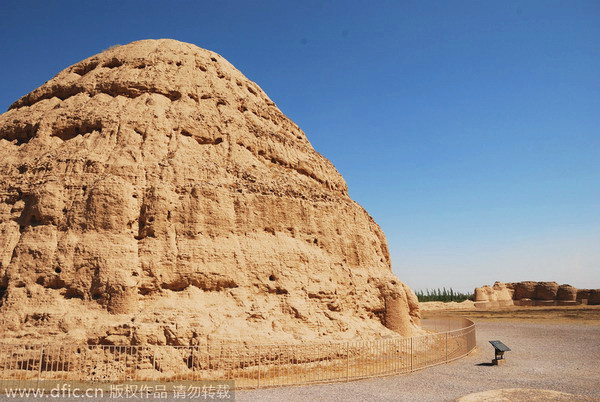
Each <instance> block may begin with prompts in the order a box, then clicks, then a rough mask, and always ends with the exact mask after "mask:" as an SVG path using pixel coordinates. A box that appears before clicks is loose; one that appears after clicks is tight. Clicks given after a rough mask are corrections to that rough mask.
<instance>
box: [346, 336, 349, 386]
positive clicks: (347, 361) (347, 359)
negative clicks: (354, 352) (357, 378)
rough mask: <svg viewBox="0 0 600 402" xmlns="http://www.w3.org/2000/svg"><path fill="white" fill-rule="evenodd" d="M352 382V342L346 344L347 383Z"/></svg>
mask: <svg viewBox="0 0 600 402" xmlns="http://www.w3.org/2000/svg"><path fill="white" fill-rule="evenodd" d="M348 381H350V342H349V341H348V342H346V382H348Z"/></svg>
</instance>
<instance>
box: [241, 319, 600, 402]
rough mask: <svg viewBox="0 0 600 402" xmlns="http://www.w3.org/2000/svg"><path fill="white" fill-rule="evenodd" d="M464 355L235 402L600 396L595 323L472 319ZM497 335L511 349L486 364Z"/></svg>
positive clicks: (245, 394) (599, 341)
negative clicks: (511, 392)
mask: <svg viewBox="0 0 600 402" xmlns="http://www.w3.org/2000/svg"><path fill="white" fill-rule="evenodd" d="M475 322H476V324H477V346H478V348H477V349H476V350H475V351H474V352H473V353H472V354H471V355H469V356H467V357H465V358H463V359H460V360H457V361H454V362H451V363H448V364H444V365H440V366H436V367H433V368H429V369H425V370H422V371H418V372H415V373H411V374H405V375H400V376H393V377H385V378H378V379H372V380H361V381H354V382H349V383H337V384H324V385H310V386H298V387H286V388H271V389H263V390H251V391H238V392H236V399H237V400H238V401H282V400H283V401H286V402H291V401H303V402H306V401H316V400H319V401H320V400H323V401H349V400H350V401H367V400H368V401H448V400H454V399H456V398H458V397H461V396H463V395H466V394H470V393H472V392H480V391H487V390H492V389H498V388H537V389H550V390H554V391H561V392H568V393H572V394H577V395H583V396H587V397H591V398H600V325H572V324H537V323H520V322H507V321H489V320H484V321H477V320H475ZM494 339H499V340H501V341H503V342H504V343H505V344H506V345H508V346H509V347H510V348H511V349H512V351H511V352H507V353H506V354H505V356H506V364H505V365H503V366H491V365H490V364H489V363H490V362H491V360H492V358H493V354H494V353H493V348H492V346H491V345H490V344H489V343H488V341H489V340H494Z"/></svg>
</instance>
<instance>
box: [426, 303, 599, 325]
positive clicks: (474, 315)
mask: <svg viewBox="0 0 600 402" xmlns="http://www.w3.org/2000/svg"><path fill="white" fill-rule="evenodd" d="M443 315H460V316H463V317H467V318H469V319H476V320H477V321H480V320H494V321H497V320H503V321H521V322H532V323H545V324H575V323H576V324H579V325H598V324H600V306H585V305H583V306H556V307H518V306H510V307H502V308H498V309H495V310H486V309H477V310H433V311H424V317H425V318H431V317H439V316H443Z"/></svg>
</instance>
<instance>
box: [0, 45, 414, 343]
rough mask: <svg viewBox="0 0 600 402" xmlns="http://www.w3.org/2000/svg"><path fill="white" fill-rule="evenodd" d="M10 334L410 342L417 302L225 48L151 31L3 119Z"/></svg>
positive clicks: (334, 180) (1, 252)
mask: <svg viewBox="0 0 600 402" xmlns="http://www.w3.org/2000/svg"><path fill="white" fill-rule="evenodd" d="M0 176H1V180H0V297H1V298H0V300H1V301H0V303H1V305H0V314H1V320H2V323H0V324H2V325H1V326H0V331H1V332H2V339H3V341H5V342H21V343H22V342H33V341H42V340H43V341H44V342H53V341H60V340H68V341H82V342H89V343H104V344H172V345H187V344H196V343H198V342H200V341H201V340H202V339H207V338H212V339H232V338H237V339H240V340H252V341H255V342H294V341H299V340H310V339H317V338H318V339H323V338H330V339H333V338H337V339H340V338H346V339H349V338H356V337H372V336H387V335H393V334H397V333H398V332H399V333H401V334H403V335H410V334H411V333H412V331H413V330H416V329H417V327H418V321H419V312H418V303H417V301H416V298H415V296H414V294H413V293H412V291H411V290H410V289H409V288H408V287H406V286H405V285H403V284H402V283H401V282H400V281H399V280H398V279H397V278H396V277H395V276H394V275H393V274H392V272H391V263H390V257H389V254H388V248H387V243H386V239H385V236H384V234H383V233H382V231H381V229H380V228H379V226H378V225H377V224H376V223H375V222H374V221H373V219H372V218H371V217H370V216H369V214H368V213H367V212H366V211H365V210H364V209H363V208H361V207H360V206H359V205H358V204H356V203H355V202H354V201H352V199H350V197H349V196H348V191H347V188H346V184H345V182H344V179H343V178H342V177H341V175H340V174H339V173H338V172H337V171H336V169H335V168H334V166H333V165H332V164H331V163H330V162H329V161H328V160H327V159H325V158H324V157H322V156H321V155H320V154H318V153H317V152H316V151H315V150H314V149H313V148H312V146H311V145H310V143H309V142H308V140H307V138H306V136H305V134H304V133H303V132H302V130H300V129H299V128H298V126H297V125H295V124H294V123H293V122H292V121H290V120H289V119H288V118H287V117H286V116H285V115H283V114H282V113H281V111H280V110H279V109H278V108H277V107H276V106H275V104H274V103H273V102H272V101H271V100H270V99H269V98H268V97H267V95H266V94H265V93H264V92H263V91H262V90H261V89H260V88H259V87H258V86H257V85H256V84H255V83H253V82H252V81H250V80H248V79H247V78H246V77H245V76H244V75H243V74H241V73H240V72H239V71H238V70H236V69H235V68H234V67H233V66H232V65H231V64H229V63H228V62H227V61H226V60H225V59H223V58H222V57H221V56H219V55H218V54H216V53H213V52H210V51H207V50H204V49H200V48H198V47H196V46H194V45H191V44H186V43H181V42H177V41H173V40H145V41H139V42H134V43H131V44H128V45H125V46H120V47H116V48H112V49H109V50H107V51H105V52H103V53H101V54H99V55H96V56H93V57H90V58H88V59H86V60H83V61H81V62H79V63H77V64H75V65H73V66H71V67H69V68H67V69H65V70H64V71H62V72H60V73H59V74H58V75H57V76H56V77H54V78H53V79H51V80H50V81H48V82H47V83H45V84H44V85H42V86H41V87H39V88H38V89H36V90H34V91H33V92H31V93H30V94H28V95H26V96H24V97H22V98H21V99H19V100H17V101H16V102H15V103H14V104H13V105H12V106H11V107H10V109H9V110H8V111H7V112H6V113H4V114H2V115H0Z"/></svg>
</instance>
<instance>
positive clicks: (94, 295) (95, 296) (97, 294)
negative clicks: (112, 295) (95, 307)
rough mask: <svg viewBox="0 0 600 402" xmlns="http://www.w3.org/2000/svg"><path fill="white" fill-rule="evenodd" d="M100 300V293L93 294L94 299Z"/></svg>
mask: <svg viewBox="0 0 600 402" xmlns="http://www.w3.org/2000/svg"><path fill="white" fill-rule="evenodd" d="M99 298H100V293H94V294H92V299H94V300H98V299H99Z"/></svg>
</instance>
